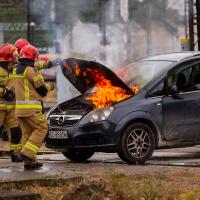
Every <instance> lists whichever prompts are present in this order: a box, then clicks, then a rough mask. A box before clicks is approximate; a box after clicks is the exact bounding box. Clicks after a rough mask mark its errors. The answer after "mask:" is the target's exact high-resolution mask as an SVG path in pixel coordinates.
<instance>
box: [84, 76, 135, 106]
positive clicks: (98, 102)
mask: <svg viewBox="0 0 200 200" xmlns="http://www.w3.org/2000/svg"><path fill="white" fill-rule="evenodd" d="M94 87H95V88H96V90H97V91H96V92H95V93H94V94H92V95H91V96H89V97H86V100H90V101H91V102H92V104H93V106H94V108H95V109H99V108H104V107H106V106H109V105H112V104H113V103H116V102H119V101H122V100H124V99H126V98H128V97H130V96H131V95H129V94H126V91H125V90H124V89H122V88H120V87H115V86H112V85H111V82H110V81H109V80H106V79H104V81H103V84H102V83H97V84H96V85H95V86H94Z"/></svg>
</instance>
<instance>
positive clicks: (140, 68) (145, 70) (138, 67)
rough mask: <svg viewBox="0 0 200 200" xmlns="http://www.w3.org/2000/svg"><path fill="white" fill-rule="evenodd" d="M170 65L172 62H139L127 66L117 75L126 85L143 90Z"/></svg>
mask: <svg viewBox="0 0 200 200" xmlns="http://www.w3.org/2000/svg"><path fill="white" fill-rule="evenodd" d="M172 63H173V62H172V61H160V60H155V61H153V60H140V61H137V62H134V63H131V64H129V65H127V66H126V67H124V68H123V69H122V70H121V71H120V72H119V73H117V75H118V76H119V77H120V78H121V79H122V80H123V81H124V82H125V83H126V84H128V85H132V84H133V85H136V86H138V87H139V88H143V87H144V86H145V85H146V84H147V83H148V82H149V81H151V80H152V79H153V78H155V77H156V76H157V75H158V74H159V73H160V72H161V71H163V70H164V69H166V68H167V67H168V66H169V65H171V64H172Z"/></svg>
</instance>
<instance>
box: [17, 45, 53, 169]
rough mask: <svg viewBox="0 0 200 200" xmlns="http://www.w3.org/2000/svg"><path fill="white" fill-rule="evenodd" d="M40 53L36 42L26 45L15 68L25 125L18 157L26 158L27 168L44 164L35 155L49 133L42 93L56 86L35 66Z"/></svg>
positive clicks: (20, 114)
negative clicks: (47, 81)
mask: <svg viewBox="0 0 200 200" xmlns="http://www.w3.org/2000/svg"><path fill="white" fill-rule="evenodd" d="M38 56H39V52H38V50H37V49H36V48H35V47H34V46H32V45H26V46H25V47H23V48H22V49H21V51H20V58H19V64H18V65H17V68H16V69H15V70H14V77H15V80H16V84H15V91H16V108H15V114H16V116H17V118H18V120H19V124H20V127H21V129H22V150H21V152H20V154H19V157H20V158H22V159H23V160H24V169H38V168H40V167H42V166H43V164H42V163H39V162H38V161H37V159H36V155H37V152H38V151H39V149H40V147H41V145H42V143H43V140H44V138H45V136H46V134H47V120H46V118H45V116H44V114H43V108H42V97H44V96H46V95H47V93H48V91H50V90H52V89H54V85H53V84H47V83H45V82H44V78H43V76H42V75H41V74H40V73H39V72H38V70H36V69H35V68H34V61H35V60H37V58H38Z"/></svg>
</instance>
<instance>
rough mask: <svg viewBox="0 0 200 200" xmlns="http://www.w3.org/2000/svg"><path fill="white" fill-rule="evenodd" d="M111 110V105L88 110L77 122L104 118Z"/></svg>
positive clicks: (112, 108)
mask: <svg viewBox="0 0 200 200" xmlns="http://www.w3.org/2000/svg"><path fill="white" fill-rule="evenodd" d="M113 110H114V107H113V106H109V107H106V108H103V109H98V110H93V111H91V112H89V113H88V114H87V115H86V116H84V117H83V118H82V119H81V121H80V122H79V123H80V124H86V123H89V122H97V121H102V120H106V119H107V118H108V117H109V116H110V114H111V113H112V112H113Z"/></svg>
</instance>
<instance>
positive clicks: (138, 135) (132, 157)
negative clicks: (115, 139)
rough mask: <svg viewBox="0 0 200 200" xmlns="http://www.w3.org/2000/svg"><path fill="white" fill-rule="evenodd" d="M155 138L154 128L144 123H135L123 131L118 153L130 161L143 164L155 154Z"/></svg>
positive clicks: (123, 158)
mask: <svg viewBox="0 0 200 200" xmlns="http://www.w3.org/2000/svg"><path fill="white" fill-rule="evenodd" d="M154 148H155V139H154V134H153V131H152V129H151V128H150V127H149V126H148V125H146V124H144V123H134V124H131V125H130V126H128V128H127V129H126V130H125V132H124V133H123V135H122V137H121V139H120V144H119V149H118V155H119V157H120V158H121V159H122V160H124V161H125V162H128V163H133V164H143V163H144V162H145V161H147V160H148V159H149V158H150V157H151V156H152V154H153V151H154Z"/></svg>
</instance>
